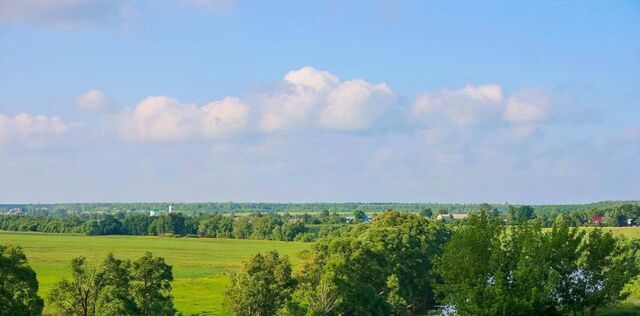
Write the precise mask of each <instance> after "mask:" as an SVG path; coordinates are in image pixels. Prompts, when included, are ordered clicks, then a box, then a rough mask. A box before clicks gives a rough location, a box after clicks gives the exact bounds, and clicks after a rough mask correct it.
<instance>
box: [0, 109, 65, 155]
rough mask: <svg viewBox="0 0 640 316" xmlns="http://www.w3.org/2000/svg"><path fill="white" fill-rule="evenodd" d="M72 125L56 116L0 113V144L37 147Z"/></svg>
mask: <svg viewBox="0 0 640 316" xmlns="http://www.w3.org/2000/svg"><path fill="white" fill-rule="evenodd" d="M71 127H72V125H71V124H68V123H65V122H64V121H63V120H62V119H61V118H59V117H57V116H51V117H49V116H44V115H35V116H34V115H29V114H25V113H22V114H18V115H16V116H13V117H12V116H8V115H5V114H2V113H0V144H16V145H22V146H25V147H38V146H42V145H44V144H45V143H46V142H47V140H49V139H51V138H52V137H55V136H56V135H59V134H62V133H64V132H65V131H67V130H68V129H70V128H71Z"/></svg>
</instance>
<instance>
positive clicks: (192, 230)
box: [0, 213, 344, 241]
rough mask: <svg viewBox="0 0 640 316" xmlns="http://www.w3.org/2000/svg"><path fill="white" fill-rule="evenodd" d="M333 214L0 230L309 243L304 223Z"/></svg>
mask: <svg viewBox="0 0 640 316" xmlns="http://www.w3.org/2000/svg"><path fill="white" fill-rule="evenodd" d="M336 217H339V219H338V220H339V221H342V222H343V223H344V217H340V216H339V215H337V214H336V213H334V214H329V215H328V216H326V219H325V216H324V213H321V214H319V215H318V216H312V215H308V214H306V215H305V216H304V217H302V218H297V217H293V216H290V215H286V214H285V215H277V214H261V213H258V214H252V215H248V216H237V217H235V216H227V215H220V214H212V215H202V214H201V215H194V216H185V215H183V214H182V213H166V214H162V215H160V216H153V217H151V216H148V215H146V214H140V213H130V214H126V215H125V214H124V213H119V214H93V215H91V216H86V217H83V216H75V215H73V216H64V217H50V216H28V215H27V216H0V230H7V231H33V232H47V233H82V234H87V235H153V236H165V235H176V236H193V237H195V236H200V237H218V238H239V239H246V238H251V239H270V240H283V241H292V240H297V241H312V240H313V239H315V235H316V234H314V233H311V232H309V230H308V229H307V227H306V226H305V224H304V223H305V221H307V220H308V221H309V222H311V223H323V222H324V221H325V220H326V221H328V222H332V220H333V219H334V218H336Z"/></svg>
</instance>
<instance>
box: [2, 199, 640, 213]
mask: <svg viewBox="0 0 640 316" xmlns="http://www.w3.org/2000/svg"><path fill="white" fill-rule="evenodd" d="M623 204H636V205H638V204H640V201H605V202H597V203H590V204H567V205H532V208H533V209H534V211H535V213H536V214H556V213H563V214H566V213H571V212H575V211H591V210H601V209H611V208H615V207H617V206H620V205H623ZM169 205H170V203H60V204H0V212H8V211H10V210H12V209H20V210H21V211H23V212H25V213H27V214H29V215H71V214H80V213H87V212H89V213H94V212H98V213H118V212H139V211H145V212H146V211H150V210H160V211H162V210H167V209H168V208H169ZM482 205H483V204H479V203H478V204H455V203H232V202H228V203H213V202H206V203H175V204H173V206H174V209H175V210H176V211H177V212H182V213H188V214H196V213H258V212H260V213H287V212H288V213H305V212H306V213H316V212H321V211H324V210H326V211H329V212H347V213H352V212H354V211H364V212H383V211H386V210H390V209H392V210H396V211H399V212H419V211H420V210H422V209H425V208H429V209H432V210H433V211H434V212H435V211H446V212H448V213H469V212H471V211H474V210H478V209H479V208H480V207H481V206H482ZM489 205H490V206H491V207H492V208H494V209H497V210H498V211H499V212H505V211H506V210H507V208H508V206H509V204H489ZM514 206H519V205H514Z"/></svg>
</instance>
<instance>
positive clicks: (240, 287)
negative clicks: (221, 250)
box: [224, 251, 294, 316]
mask: <svg viewBox="0 0 640 316" xmlns="http://www.w3.org/2000/svg"><path fill="white" fill-rule="evenodd" d="M293 287H294V281H293V278H292V277H291V264H290V263H289V259H288V257H286V256H284V257H280V255H279V254H278V252H276V251H271V252H267V253H264V254H257V255H255V256H253V257H251V258H250V259H249V260H247V261H245V262H243V263H242V265H241V267H240V270H239V271H238V272H235V273H232V274H231V277H230V282H229V287H228V289H227V291H226V293H225V301H224V305H225V306H226V308H227V309H228V310H229V311H231V312H233V314H234V315H238V316H254V315H258V316H270V315H275V314H276V312H277V311H278V310H280V309H282V308H284V307H285V306H286V305H287V304H288V302H289V300H290V299H291V293H292V291H293Z"/></svg>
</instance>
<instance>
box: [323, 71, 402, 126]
mask: <svg viewBox="0 0 640 316" xmlns="http://www.w3.org/2000/svg"><path fill="white" fill-rule="evenodd" d="M394 99H395V95H394V93H393V91H392V90H391V88H389V86H387V85H386V84H384V83H381V84H376V85H374V84H370V83H368V82H366V81H364V80H360V79H356V80H349V81H345V82H343V83H342V84H340V85H339V86H338V87H337V88H336V89H335V90H334V91H333V92H332V93H331V94H330V95H329V97H328V98H327V107H326V108H325V109H324V111H323V112H322V114H321V116H320V119H319V124H320V126H322V127H325V128H332V129H343V130H353V129H366V128H369V127H371V126H372V125H373V123H374V121H375V119H376V118H377V117H378V116H379V115H380V113H382V112H383V111H384V110H385V109H386V108H387V107H388V106H389V105H390V104H391V103H393V101H394Z"/></svg>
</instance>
